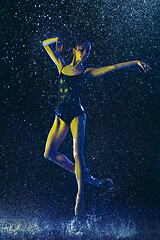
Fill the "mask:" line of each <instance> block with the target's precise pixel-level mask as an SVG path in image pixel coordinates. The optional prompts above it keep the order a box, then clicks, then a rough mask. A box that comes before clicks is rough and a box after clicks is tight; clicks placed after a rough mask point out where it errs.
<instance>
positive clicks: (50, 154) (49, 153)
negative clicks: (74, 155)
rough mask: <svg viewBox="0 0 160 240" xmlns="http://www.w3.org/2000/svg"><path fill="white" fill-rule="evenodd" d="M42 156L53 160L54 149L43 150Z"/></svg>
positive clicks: (54, 155)
mask: <svg viewBox="0 0 160 240" xmlns="http://www.w3.org/2000/svg"><path fill="white" fill-rule="evenodd" d="M44 157H45V158H46V159H49V160H54V159H55V157H56V150H55V149H54V148H53V149H52V150H51V149H49V150H46V149H45V151H44Z"/></svg>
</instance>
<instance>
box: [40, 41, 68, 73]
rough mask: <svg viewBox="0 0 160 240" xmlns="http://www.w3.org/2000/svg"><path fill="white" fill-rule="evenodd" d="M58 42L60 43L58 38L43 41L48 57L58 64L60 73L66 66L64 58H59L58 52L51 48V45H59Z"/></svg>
mask: <svg viewBox="0 0 160 240" xmlns="http://www.w3.org/2000/svg"><path fill="white" fill-rule="evenodd" d="M58 41H59V38H58V37H56V38H49V39H46V40H44V41H43V47H44V48H45V50H46V51H47V53H48V55H49V56H50V58H51V59H52V61H53V62H54V63H55V64H56V66H57V68H58V70H59V71H60V70H61V68H62V67H63V66H64V65H65V62H64V60H63V59H62V57H60V56H59V54H58V53H57V51H55V50H52V49H51V47H50V46H49V45H50V44H53V43H56V44H57V42H58ZM56 47H57V45H56Z"/></svg>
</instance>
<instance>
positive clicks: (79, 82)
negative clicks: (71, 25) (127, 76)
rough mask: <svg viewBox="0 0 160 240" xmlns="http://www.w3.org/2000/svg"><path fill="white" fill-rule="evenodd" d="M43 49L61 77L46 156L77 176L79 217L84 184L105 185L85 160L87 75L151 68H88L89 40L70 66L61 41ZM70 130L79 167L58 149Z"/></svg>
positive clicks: (47, 42) (79, 46) (55, 40)
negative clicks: (82, 99) (82, 97)
mask: <svg viewBox="0 0 160 240" xmlns="http://www.w3.org/2000/svg"><path fill="white" fill-rule="evenodd" d="M53 43H56V47H55V50H53V49H51V47H50V45H51V44H53ZM43 46H44V48H45V50H46V51H47V53H48V54H49V56H50V57H51V59H52V60H53V62H54V63H55V64H56V66H57V68H58V71H59V77H60V82H59V99H58V100H59V101H58V105H57V107H56V110H55V112H56V116H55V120H54V124H53V126H52V128H51V130H50V132H49V135H48V138H47V142H46V147H45V153H44V156H45V158H47V159H49V160H51V161H53V162H55V163H57V164H58V165H60V166H61V167H63V168H65V169H67V170H69V171H70V172H72V173H73V174H75V176H76V180H77V184H78V193H77V197H76V205H75V215H79V214H80V213H81V211H82V210H83V192H84V181H87V182H90V183H93V184H96V185H100V184H101V181H98V180H97V179H95V178H93V177H92V176H90V174H89V171H88V170H87V169H86V166H85V161H84V157H83V145H84V138H85V122H86V115H85V112H84V109H83V107H82V105H81V102H80V94H81V92H82V88H83V86H84V84H85V80H84V76H85V75H89V76H91V77H96V76H100V75H103V74H106V73H108V72H110V71H114V70H118V69H122V68H125V67H130V66H134V65H139V66H140V67H141V68H142V69H143V70H144V72H146V71H147V70H149V69H150V67H149V65H147V64H146V63H144V62H142V61H139V60H135V61H131V62H124V63H119V64H115V65H112V66H106V67H101V68H94V67H93V68H85V67H84V66H83V62H84V61H85V60H86V59H87V58H88V56H89V52H90V49H91V44H90V43H89V42H88V41H82V42H80V43H78V44H77V45H76V46H75V48H73V60H72V62H71V63H70V64H66V63H65V61H64V60H63V58H62V57H61V56H60V55H59V53H58V52H60V51H62V49H63V42H62V40H61V38H59V37H56V38H50V39H46V40H44V41H43ZM69 129H70V130H71V133H72V136H73V156H74V159H75V164H74V163H72V162H71V161H70V160H69V159H68V158H67V157H66V156H64V155H63V154H61V153H59V152H58V148H59V146H60V144H61V143H62V141H63V140H64V138H65V136H66V134H67V132H68V130H69ZM110 182H111V181H110Z"/></svg>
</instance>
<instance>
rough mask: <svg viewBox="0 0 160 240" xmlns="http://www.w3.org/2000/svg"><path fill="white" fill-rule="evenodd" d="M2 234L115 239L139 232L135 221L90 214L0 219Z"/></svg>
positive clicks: (19, 236) (14, 236)
mask: <svg viewBox="0 0 160 240" xmlns="http://www.w3.org/2000/svg"><path fill="white" fill-rule="evenodd" d="M0 225H1V226H0V230H1V236H2V239H3V238H5V239H6V238H7V239H10V238H12V239H33V238H34V239H54V237H56V238H57V237H60V239H66V237H67V239H73V238H74V239H75V238H77V237H78V239H92V240H93V239H103V238H105V237H109V238H114V239H120V238H121V239H125V238H131V237H133V236H135V235H136V234H137V230H136V226H135V225H134V224H133V223H131V221H127V222H126V221H124V220H121V222H120V223H117V222H114V221H112V222H104V221H102V219H98V218H96V216H94V215H93V216H88V217H87V219H85V220H83V221H79V220H77V219H76V218H74V219H72V220H59V221H58V220H54V221H47V220H46V221H45V220H44V221H40V219H38V218H35V219H32V220H29V219H28V220H27V219H25V220H24V219H19V220H16V219H12V220H11V219H7V218H6V219H2V220H1V222H0Z"/></svg>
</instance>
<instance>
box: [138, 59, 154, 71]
mask: <svg viewBox="0 0 160 240" xmlns="http://www.w3.org/2000/svg"><path fill="white" fill-rule="evenodd" d="M137 64H138V65H139V66H140V67H141V68H142V69H143V71H144V72H145V73H146V72H147V71H149V70H150V69H151V67H150V66H149V65H148V64H147V63H145V62H142V61H137Z"/></svg>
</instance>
